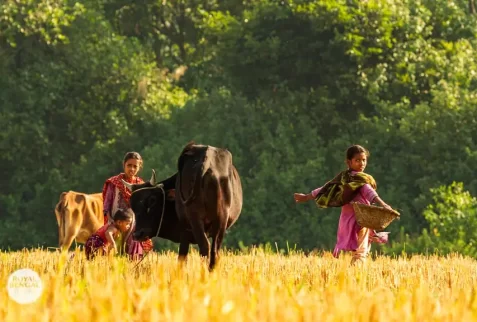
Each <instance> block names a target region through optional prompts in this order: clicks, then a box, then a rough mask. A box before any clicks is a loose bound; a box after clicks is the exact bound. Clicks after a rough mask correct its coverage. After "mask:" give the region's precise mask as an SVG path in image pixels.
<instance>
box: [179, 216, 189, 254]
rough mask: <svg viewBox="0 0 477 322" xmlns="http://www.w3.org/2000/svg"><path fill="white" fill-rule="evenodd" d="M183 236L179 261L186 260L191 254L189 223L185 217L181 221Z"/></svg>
mask: <svg viewBox="0 0 477 322" xmlns="http://www.w3.org/2000/svg"><path fill="white" fill-rule="evenodd" d="M180 226H181V237H180V245H179V261H181V262H184V261H185V260H186V259H187V254H189V232H188V231H187V223H186V222H185V220H184V219H182V220H181V222H180Z"/></svg>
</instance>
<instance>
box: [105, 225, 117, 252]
mask: <svg viewBox="0 0 477 322" xmlns="http://www.w3.org/2000/svg"><path fill="white" fill-rule="evenodd" d="M116 233H117V229H116V227H114V226H113V225H111V226H110V227H109V228H108V229H107V230H106V234H105V237H106V239H107V240H108V243H109V245H111V248H113V249H114V250H115V251H117V248H116V242H115V241H114V234H116Z"/></svg>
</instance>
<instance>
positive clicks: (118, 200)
mask: <svg viewBox="0 0 477 322" xmlns="http://www.w3.org/2000/svg"><path fill="white" fill-rule="evenodd" d="M142 165H143V161H142V157H141V155H140V154H139V153H137V152H128V153H126V155H125V156H124V159H123V168H124V172H122V173H120V174H118V175H116V176H113V177H111V178H109V179H107V180H106V182H105V183H104V185H103V207H104V210H103V211H104V224H107V223H111V222H112V221H113V220H112V217H111V214H114V213H116V211H117V210H118V209H130V205H129V199H130V197H131V191H129V189H127V188H126V187H125V186H124V184H123V182H122V180H124V181H126V182H128V183H131V184H139V183H143V182H144V181H143V180H142V179H141V178H140V177H138V176H137V174H138V172H139V170H140V169H141V168H142ZM131 211H132V210H131ZM135 224H136V221H135V219H134V218H133V222H132V224H131V227H130V229H129V230H128V231H127V233H126V234H125V238H124V240H125V241H126V248H125V249H126V251H127V253H128V254H129V256H130V258H132V259H140V258H141V257H142V256H143V255H144V253H146V252H149V251H150V250H151V249H152V246H153V244H152V240H151V239H148V240H146V241H144V242H138V241H135V240H133V237H132V233H133V232H134V229H135V226H136V225H135Z"/></svg>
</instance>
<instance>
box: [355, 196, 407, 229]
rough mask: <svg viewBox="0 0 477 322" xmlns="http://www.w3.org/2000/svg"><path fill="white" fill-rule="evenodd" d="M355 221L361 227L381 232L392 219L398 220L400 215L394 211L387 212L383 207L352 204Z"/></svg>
mask: <svg viewBox="0 0 477 322" xmlns="http://www.w3.org/2000/svg"><path fill="white" fill-rule="evenodd" d="M353 208H354V212H355V214H356V221H357V222H358V224H359V225H360V226H361V227H367V228H371V229H375V230H383V229H384V228H386V227H387V226H389V224H390V223H391V222H392V221H393V220H394V219H396V218H397V219H399V218H400V214H399V212H397V211H396V210H389V209H386V208H383V207H378V206H373V205H365V204H362V203H357V202H355V203H353Z"/></svg>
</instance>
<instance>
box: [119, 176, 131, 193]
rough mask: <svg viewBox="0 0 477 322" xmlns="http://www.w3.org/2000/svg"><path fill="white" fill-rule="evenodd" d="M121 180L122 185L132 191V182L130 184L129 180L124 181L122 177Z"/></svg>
mask: <svg viewBox="0 0 477 322" xmlns="http://www.w3.org/2000/svg"><path fill="white" fill-rule="evenodd" d="M121 181H122V182H123V184H124V186H125V187H126V188H128V190H129V191H132V188H133V185H132V184H130V183H129V182H126V181H124V180H123V179H121Z"/></svg>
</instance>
